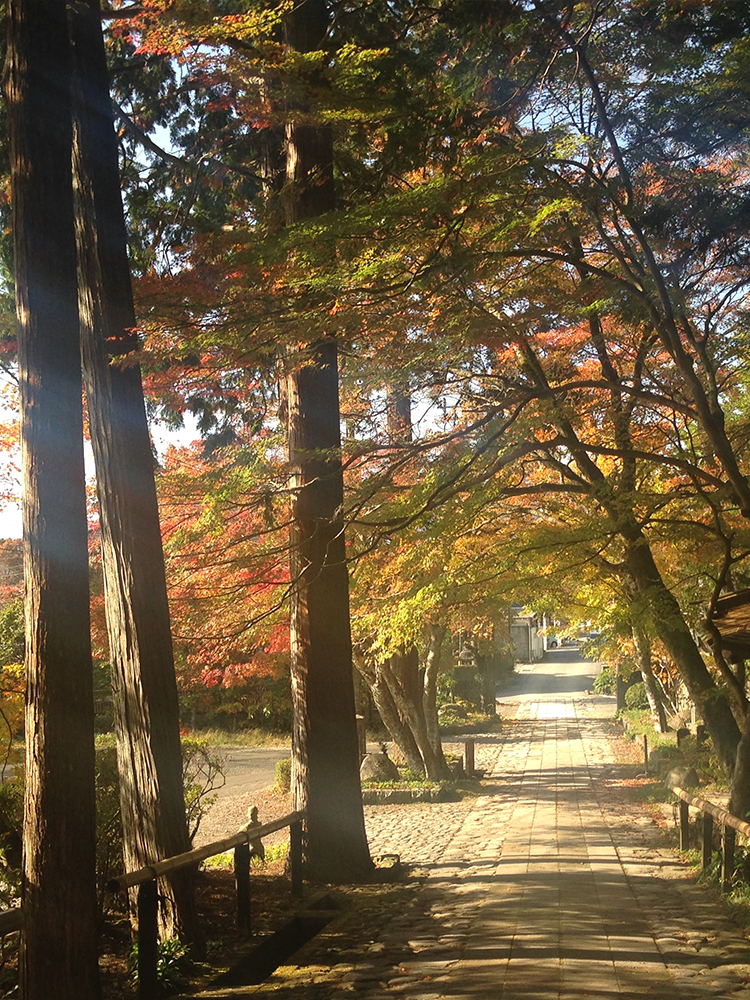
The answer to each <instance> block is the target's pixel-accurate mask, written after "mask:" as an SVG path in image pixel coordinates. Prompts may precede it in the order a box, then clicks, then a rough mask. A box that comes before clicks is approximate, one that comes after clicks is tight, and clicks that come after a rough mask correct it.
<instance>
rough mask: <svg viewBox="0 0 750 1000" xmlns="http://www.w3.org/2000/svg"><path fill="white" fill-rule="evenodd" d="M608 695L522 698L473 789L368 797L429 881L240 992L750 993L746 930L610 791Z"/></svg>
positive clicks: (610, 999)
mask: <svg viewBox="0 0 750 1000" xmlns="http://www.w3.org/2000/svg"><path fill="white" fill-rule="evenodd" d="M604 705H605V702H604V701H603V700H602V699H598V698H590V697H589V698H581V699H579V700H577V701H573V700H560V701H538V702H526V703H523V704H521V705H519V706H518V710H517V713H516V721H515V722H514V723H513V724H511V725H509V726H508V727H507V728H506V729H505V730H503V732H502V733H501V734H499V735H488V736H486V737H481V738H478V739H477V746H476V757H477V766H478V767H480V768H484V769H486V772H487V773H486V776H485V782H484V789H483V794H482V795H481V796H480V797H479V798H477V799H475V800H473V801H472V802H469V803H467V802H462V803H457V804H456V805H455V806H452V805H439V804H435V805H432V804H430V805H424V806H406V807H402V806H400V807H399V806H386V807H379V808H377V807H371V808H368V810H367V822H368V832H369V835H370V840H371V846H372V851H373V853H374V854H377V853H379V852H381V853H386V852H397V853H400V854H401V856H402V859H403V861H405V862H407V863H409V864H412V865H422V866H424V868H425V869H426V870H427V873H428V877H427V879H426V881H425V883H424V885H423V886H422V887H421V888H419V890H418V891H414V892H413V893H412V894H411V895H405V896H404V898H403V901H402V904H401V905H399V907H398V910H397V912H396V913H395V915H394V913H393V912H391V914H390V916H389V918H388V919H387V921H385V922H384V923H381V924H378V922H377V921H376V920H373V921H372V922H371V923H369V924H367V925H366V926H364V927H363V928H362V938H361V940H360V941H359V943H358V944H357V946H356V947H351V940H352V938H351V933H350V934H349V936H348V938H347V936H346V935H343V937H342V934H341V929H340V928H338V929H337V928H336V926H335V925H336V924H338V923H339V922H342V923H345V921H346V916H345V915H342V917H341V918H340V921H339V920H337V921H335V922H334V924H333V925H331V930H330V931H326V932H324V933H323V934H322V935H320V936H319V938H318V939H316V940H315V941H314V942H311V944H310V945H308V946H307V947H306V949H305V950H303V952H302V953H301V954H300V955H298V956H297V958H296V960H297V961H299V962H300V963H301V966H300V967H299V968H298V969H296V970H295V972H294V981H293V982H290V980H289V978H288V977H287V978H286V979H285V977H284V970H283V969H280V970H279V971H278V973H277V974H276V975H275V976H274V977H272V979H271V981H269V982H268V983H267V984H265V985H264V986H261V987H255V988H254V989H253V992H255V991H258V992H266V991H273V994H274V996H275V997H292V996H294V997H304V998H305V1000H308V998H313V997H314V998H323V997H334V996H339V995H340V991H342V990H344V991H356V992H357V994H358V995H360V996H362V997H365V998H367V1000H386V998H389V997H403V998H405V1000H442V998H445V1000H449V998H450V1000H464V998H465V1000H469V998H472V1000H473V998H487V1000H573V998H583V997H596V998H600V1000H614V998H633V1000H635V998H640V997H658V998H661V1000H677V998H686V1000H687V998H701V997H727V998H730V997H731V998H732V1000H750V985H749V984H750V951H749V950H748V944H747V942H746V941H745V939H744V938H743V936H742V934H741V932H740V931H739V930H738V929H737V928H736V927H735V926H734V925H732V924H731V923H730V922H729V921H728V920H727V919H726V918H725V917H724V915H723V913H722V911H721V908H720V906H719V904H718V903H716V902H714V901H712V900H711V899H710V897H709V896H708V895H707V894H706V892H705V891H704V890H702V889H699V888H695V887H693V886H692V884H691V879H690V877H689V875H688V874H687V873H686V872H685V870H684V868H683V867H682V866H681V865H680V863H679V862H678V861H677V859H676V858H675V856H674V855H673V853H672V852H671V851H670V850H669V849H667V848H665V847H663V846H660V844H663V841H662V842H660V838H659V831H658V830H657V829H656V828H655V826H654V824H653V822H652V821H651V820H650V818H649V817H648V816H646V815H645V814H644V813H642V812H641V811H640V810H639V808H638V807H637V806H634V805H633V804H631V803H628V802H627V801H626V800H623V799H622V798H621V797H619V796H618V795H617V794H616V785H617V780H618V775H620V774H621V767H620V765H618V764H617V763H616V762H615V760H614V758H613V756H612V751H611V747H610V743H609V740H608V738H607V735H606V725H607V723H606V720H605V718H604V717H603V716H604V714H605V710H604ZM608 713H609V710H607V714H608ZM341 940H348V942H349V945H350V946H349V947H348V949H345V950H342V948H341V946H340V945H339V944H337V942H340V941H341ZM277 977H278V978H277ZM274 980H275V982H274Z"/></svg>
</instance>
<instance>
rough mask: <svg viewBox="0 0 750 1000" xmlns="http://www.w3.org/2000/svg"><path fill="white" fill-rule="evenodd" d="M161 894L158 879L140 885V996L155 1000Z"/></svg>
mask: <svg viewBox="0 0 750 1000" xmlns="http://www.w3.org/2000/svg"><path fill="white" fill-rule="evenodd" d="M158 910H159V894H158V887H157V884H156V879H155V878H153V879H149V881H148V882H142V883H141V884H140V886H139V887H138V998H139V1000H154V997H156V994H157V991H158V981H157V977H156V963H157V960H158V957H159V930H158V926H157V917H158Z"/></svg>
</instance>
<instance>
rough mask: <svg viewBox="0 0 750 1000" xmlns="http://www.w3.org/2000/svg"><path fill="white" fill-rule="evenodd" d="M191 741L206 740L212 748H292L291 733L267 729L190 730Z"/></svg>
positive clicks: (188, 733) (188, 732)
mask: <svg viewBox="0 0 750 1000" xmlns="http://www.w3.org/2000/svg"><path fill="white" fill-rule="evenodd" d="M187 735H188V736H190V738H191V739H195V740H205V741H206V743H208V745H209V746H211V747H291V745H292V737H291V735H290V734H289V733H275V732H271V731H270V730H267V729H238V730H237V731H236V732H233V733H230V732H227V730H226V729H215V728H214V729H190V730H188V731H187Z"/></svg>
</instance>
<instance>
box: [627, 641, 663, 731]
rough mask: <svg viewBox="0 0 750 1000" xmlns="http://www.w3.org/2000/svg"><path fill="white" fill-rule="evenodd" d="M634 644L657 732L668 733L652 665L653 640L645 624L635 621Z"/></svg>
mask: <svg viewBox="0 0 750 1000" xmlns="http://www.w3.org/2000/svg"><path fill="white" fill-rule="evenodd" d="M633 645H634V646H635V655H636V662H637V664H638V669H639V670H640V672H641V677H642V678H643V686H644V687H645V689H646V697H647V698H648V704H649V708H650V709H651V717H652V718H653V721H654V728H655V729H656V731H657V733H666V731H667V714H666V712H665V711H664V703H663V702H662V700H661V691H660V690H659V687H658V685H657V683H656V677H655V676H654V670H653V667H652V665H651V640H650V639H649V637H648V633H647V632H646V630H645V629H644V628H643V626H642V625H641V624H640V623H638V622H635V623H634V624H633Z"/></svg>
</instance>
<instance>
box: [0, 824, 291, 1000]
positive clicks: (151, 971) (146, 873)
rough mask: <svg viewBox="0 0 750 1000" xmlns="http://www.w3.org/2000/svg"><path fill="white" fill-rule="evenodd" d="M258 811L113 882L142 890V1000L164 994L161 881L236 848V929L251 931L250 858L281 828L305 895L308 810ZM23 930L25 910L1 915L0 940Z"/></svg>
mask: <svg viewBox="0 0 750 1000" xmlns="http://www.w3.org/2000/svg"><path fill="white" fill-rule="evenodd" d="M256 817H257V809H255V810H253V819H252V821H251V822H250V823H248V824H247V826H246V827H243V829H241V830H239V831H238V832H237V833H235V834H232V836H231V837H224V839H223V840H215V841H214V842H213V843H212V844H206V845H205V846H204V847H197V848H196V849H195V850H194V851H186V852H185V853H184V854H176V855H175V856H174V857H172V858H165V859H164V860H163V861H156V862H155V863H154V864H153V865H148V866H147V867H146V868H139V869H138V870H137V871H133V872H126V873H125V874H124V875H120V876H119V877H118V878H113V879H110V881H109V882H108V883H107V888H108V889H109V890H110V892H123V891H124V890H126V889H132V888H135V887H137V888H138V902H137V910H138V997H139V1000H153V998H155V997H156V996H158V994H159V984H158V979H157V963H158V958H159V947H158V945H159V933H158V914H159V894H158V888H157V879H159V878H161V877H162V876H164V875H169V874H170V873H171V872H174V871H177V870H178V869H179V868H185V867H186V866H188V865H198V864H199V863H200V862H201V861H205V860H206V859H208V858H213V857H216V855H217V854H224V853H225V852H226V851H231V850H234V878H235V886H236V890H237V904H236V907H237V908H236V921H237V926H238V927H240V928H243V929H245V930H250V920H251V893H250V859H251V857H252V855H253V854H262V850H263V849H262V843H263V838H264V837H267V836H268V835H269V834H271V833H275V832H276V831H277V830H283V829H285V828H286V827H289V865H290V872H291V883H292V895H293V896H296V897H299V896H301V895H302V822H303V820H304V818H305V814H304V812H292V813H288V814H287V815H286V816H282V817H280V818H279V819H275V820H272V821H271V822H270V823H262V824H261V823H258V822H257V819H256ZM22 929H23V910H22V909H21V907H20V906H17V907H14V908H13V909H10V910H3V911H0V937H1V936H2V935H4V934H11V933H13V932H14V931H20V930H22Z"/></svg>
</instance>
